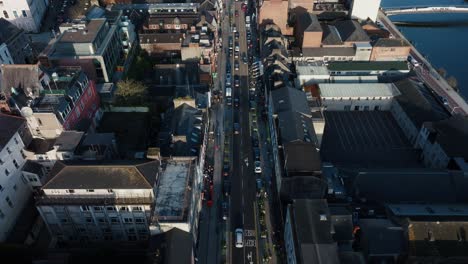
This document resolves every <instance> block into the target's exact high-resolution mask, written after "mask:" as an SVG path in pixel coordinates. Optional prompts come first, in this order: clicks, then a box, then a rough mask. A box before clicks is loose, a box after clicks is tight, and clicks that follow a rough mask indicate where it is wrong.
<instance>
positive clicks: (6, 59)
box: [0, 43, 13, 64]
mask: <svg viewBox="0 0 468 264" xmlns="http://www.w3.org/2000/svg"><path fill="white" fill-rule="evenodd" d="M0 63H1V64H13V58H12V57H11V54H10V51H9V50H8V46H7V45H6V43H2V44H1V45H0Z"/></svg>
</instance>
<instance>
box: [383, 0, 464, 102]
mask: <svg viewBox="0 0 468 264" xmlns="http://www.w3.org/2000/svg"><path fill="white" fill-rule="evenodd" d="M414 5H431V6H450V5H466V6H467V7H468V3H466V2H464V1H463V0H382V3H381V6H382V7H383V8H385V7H396V6H414ZM390 19H391V20H392V21H405V22H407V21H409V22H426V21H428V22H434V21H437V22H442V21H444V22H445V21H449V22H455V23H453V24H452V25H450V26H443V27H411V26H398V27H399V29H400V30H401V32H402V33H403V34H404V35H405V37H406V38H407V39H408V40H410V41H411V42H412V43H413V45H415V47H416V48H417V49H418V51H419V52H421V54H423V55H424V56H426V57H427V58H428V59H429V61H430V62H431V64H432V65H433V66H434V68H436V69H438V68H444V69H445V70H446V71H447V76H454V77H455V78H456V79H457V80H458V87H459V90H460V94H461V95H462V96H463V97H464V98H465V100H466V99H467V98H468V13H467V14H437V13H436V14H413V15H398V16H391V17H390ZM457 23H459V24H458V25H457Z"/></svg>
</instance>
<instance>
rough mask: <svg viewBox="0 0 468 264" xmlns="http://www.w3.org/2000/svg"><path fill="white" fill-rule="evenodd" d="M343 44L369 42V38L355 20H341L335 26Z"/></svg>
mask: <svg viewBox="0 0 468 264" xmlns="http://www.w3.org/2000/svg"><path fill="white" fill-rule="evenodd" d="M335 26H336V29H337V30H338V32H339V34H340V37H341V40H343V42H369V41H370V39H369V36H367V33H366V32H365V31H364V29H362V27H361V25H360V24H359V23H358V22H357V21H356V20H342V21H338V22H337V23H336V24H335Z"/></svg>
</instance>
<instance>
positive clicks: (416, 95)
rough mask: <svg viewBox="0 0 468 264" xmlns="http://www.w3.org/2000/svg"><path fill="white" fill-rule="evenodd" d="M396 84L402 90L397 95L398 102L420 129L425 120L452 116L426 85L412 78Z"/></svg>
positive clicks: (437, 119)
mask: <svg viewBox="0 0 468 264" xmlns="http://www.w3.org/2000/svg"><path fill="white" fill-rule="evenodd" d="M395 86H396V87H397V88H398V90H399V91H400V92H401V95H399V96H397V97H396V100H397V102H398V104H399V105H400V106H401V108H403V111H405V113H406V115H407V116H408V118H409V119H410V120H411V121H412V122H413V124H414V125H415V126H416V127H417V128H418V129H419V128H420V127H421V126H422V124H423V123H424V122H430V121H439V120H442V119H446V118H448V117H449V116H450V115H449V114H448V113H447V111H446V110H445V109H444V107H442V106H441V105H440V103H439V102H438V101H437V100H436V99H435V98H434V95H433V93H432V92H431V91H429V89H427V88H426V87H425V86H421V85H418V84H416V83H415V82H414V81H412V80H410V79H404V80H401V81H398V82H396V83H395Z"/></svg>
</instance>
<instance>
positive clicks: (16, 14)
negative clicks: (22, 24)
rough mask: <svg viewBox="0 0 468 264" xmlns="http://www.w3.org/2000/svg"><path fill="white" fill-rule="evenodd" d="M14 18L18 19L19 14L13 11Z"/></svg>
mask: <svg viewBox="0 0 468 264" xmlns="http://www.w3.org/2000/svg"><path fill="white" fill-rule="evenodd" d="M13 16H14V17H15V18H18V12H17V11H16V10H13Z"/></svg>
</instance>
